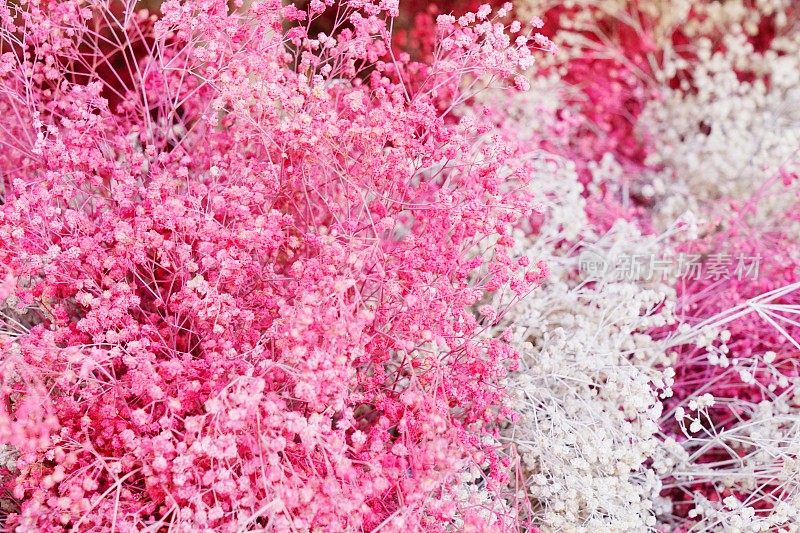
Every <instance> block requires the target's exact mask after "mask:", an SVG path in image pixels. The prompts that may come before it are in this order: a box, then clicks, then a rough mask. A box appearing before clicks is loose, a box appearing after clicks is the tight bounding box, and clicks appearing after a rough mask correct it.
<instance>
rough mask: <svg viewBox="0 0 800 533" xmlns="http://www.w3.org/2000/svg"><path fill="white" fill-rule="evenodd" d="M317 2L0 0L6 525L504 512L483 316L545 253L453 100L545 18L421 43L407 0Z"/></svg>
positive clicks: (495, 520) (449, 21) (522, 180)
mask: <svg viewBox="0 0 800 533" xmlns="http://www.w3.org/2000/svg"><path fill="white" fill-rule="evenodd" d="M331 4H332V2H322V1H318V0H317V1H313V2H310V3H309V4H308V7H307V9H299V8H297V7H295V6H292V5H290V6H285V7H284V6H282V5H281V2H279V1H277V0H267V1H265V2H257V3H253V5H252V6H250V8H249V9H248V10H244V11H241V12H239V11H233V12H231V11H230V10H229V9H228V6H227V3H226V2H223V1H217V0H201V1H194V2H178V1H174V0H173V1H168V2H164V3H163V4H162V5H161V7H160V11H161V14H160V16H158V17H154V16H151V15H149V14H148V13H146V12H141V11H139V12H135V11H133V10H132V3H130V2H126V3H124V4H117V3H115V2H110V1H101V0H98V1H91V2H83V1H77V0H76V1H68V2H60V3H48V2H38V1H36V0H32V1H29V2H24V3H19V4H18V5H15V4H10V5H9V4H6V5H5V7H4V13H3V19H2V41H3V45H4V49H5V50H8V51H6V52H4V55H3V65H4V68H3V78H2V91H1V92H0V98H1V99H0V107H2V116H3V118H2V119H0V121H2V128H1V130H2V132H3V133H2V143H3V145H4V147H5V148H4V150H5V155H4V157H3V163H2V164H3V199H4V202H3V205H2V207H1V208H0V242H2V247H0V249H1V250H2V251H0V262H1V263H2V264H3V265H4V268H6V269H8V270H9V272H10V273H11V274H9V276H10V278H9V280H10V281H7V282H4V285H3V287H4V292H5V293H8V292H10V294H4V295H3V296H4V300H5V305H6V307H4V311H3V312H4V315H3V316H4V320H5V322H4V325H3V329H2V336H0V342H2V351H3V361H2V386H3V394H4V398H5V402H4V404H3V407H2V411H1V413H2V414H1V415H0V440H2V441H3V442H5V443H6V445H10V446H13V451H14V452H13V454H11V455H9V453H8V452H4V453H5V454H6V455H7V456H8V457H9V458H10V457H11V456H12V455H13V460H12V459H9V460H8V461H6V462H5V468H6V469H7V470H9V471H13V473H14V477H13V479H12V480H11V481H10V482H9V483H8V489H9V491H10V492H11V494H12V495H13V498H14V501H15V505H16V508H15V509H13V512H11V513H10V514H9V516H8V518H7V521H6V525H7V527H16V528H18V529H19V530H26V531H34V530H35V531H51V530H53V531H54V530H59V529H60V528H65V529H75V530H86V531H89V530H108V529H114V528H115V529H117V530H124V531H138V530H141V529H143V528H148V529H160V528H162V527H167V526H169V527H176V528H178V529H179V530H183V531H189V530H192V531H198V530H216V531H241V530H247V529H262V528H265V527H269V528H272V529H276V530H289V529H292V530H307V529H309V528H325V529H326V530H330V531H334V530H362V529H363V530H373V529H378V528H382V529H384V530H398V531H406V530H409V529H420V528H421V529H425V530H430V531H436V530H440V529H443V528H445V527H449V525H452V524H459V525H460V526H462V527H468V528H478V529H482V528H486V527H493V528H505V527H510V526H509V524H514V523H516V518H515V516H514V512H513V509H510V508H508V505H507V504H506V503H505V500H503V499H502V498H501V495H502V494H503V492H504V491H505V488H504V487H505V483H506V479H507V477H508V473H507V467H508V459H507V458H506V457H505V456H504V455H503V454H502V453H500V451H499V449H500V446H499V445H498V444H497V442H496V438H495V437H496V435H497V427H498V421H500V420H502V419H505V418H506V417H507V416H508V414H509V413H508V411H507V408H505V407H504V392H503V390H502V388H500V387H499V382H500V380H501V379H502V378H503V377H504V375H505V373H506V371H507V369H508V368H509V366H512V365H514V364H515V360H516V350H515V349H514V347H513V346H512V345H511V344H510V343H509V339H508V338H506V337H502V336H498V337H489V336H487V335H486V334H485V333H484V332H485V331H486V329H487V328H488V327H489V326H491V325H492V324H493V323H494V321H495V320H496V316H497V313H498V312H500V311H501V310H502V309H503V306H505V305H508V303H509V302H511V301H513V300H515V299H518V298H519V297H521V296H523V295H525V294H527V293H529V292H530V290H531V289H532V288H533V287H534V286H535V285H536V284H537V283H538V282H539V280H540V279H541V277H542V273H541V271H540V268H539V267H537V266H534V265H529V264H528V263H527V262H522V261H517V260H516V258H515V257H513V255H512V244H513V241H512V239H511V238H510V237H509V236H508V235H509V234H510V233H511V230H512V228H513V227H514V225H515V224H516V221H517V220H518V219H519V218H520V217H521V216H525V215H527V214H528V212H529V211H530V209H531V208H530V198H529V192H528V189H527V183H528V181H529V179H530V178H529V173H528V172H526V164H525V163H524V162H522V161H520V159H519V157H518V152H519V151H520V147H519V146H518V145H514V144H511V143H509V142H508V141H507V140H506V139H502V138H500V137H499V136H497V135H493V134H492V133H491V128H490V126H491V122H490V121H489V120H488V119H486V118H484V117H485V116H486V114H484V113H462V112H460V108H461V107H462V104H463V103H464V102H465V101H466V100H468V99H469V98H471V97H472V96H473V93H474V92H475V91H478V90H482V89H485V88H487V87H512V88H513V87H514V85H515V80H518V79H519V76H520V75H521V74H522V73H523V72H524V71H525V70H526V69H527V68H529V67H530V66H531V64H532V62H533V52H532V50H533V48H532V45H531V43H534V41H533V40H532V39H529V37H528V36H526V35H525V34H524V33H519V32H517V34H514V33H513V32H511V31H510V30H509V29H508V28H507V25H506V23H505V22H503V21H502V20H501V18H502V17H500V18H498V17H497V16H495V15H493V14H492V10H491V9H489V8H488V7H485V8H481V9H480V10H479V11H478V12H477V13H475V14H471V15H467V16H465V17H463V18H461V19H454V18H450V17H440V18H439V20H438V22H437V26H436V32H437V39H438V40H437V45H436V53H435V56H434V57H433V58H432V59H430V60H429V61H427V62H425V63H414V62H412V61H411V60H410V58H408V57H398V58H395V56H394V54H393V52H392V50H391V47H390V45H389V38H390V26H391V21H392V19H393V18H394V17H395V16H396V15H397V9H398V7H397V2H390V1H383V0H382V1H380V2H369V1H367V2H365V1H363V0H349V1H347V2H342V3H340V4H339V5H338V6H336V8H335V12H336V13H337V15H336V18H335V20H334V25H333V31H332V32H330V33H329V34H325V33H318V34H312V33H310V32H309V28H310V27H311V26H310V24H311V22H312V21H314V20H315V19H316V18H319V17H320V16H321V15H322V14H323V13H326V12H329V11H331V10H334V8H332V7H331ZM508 9H509V8H508V7H506V8H505V10H504V11H506V12H507V11H508ZM514 29H515V30H516V28H514ZM534 46H535V45H534ZM494 236H499V238H494ZM487 238H488V240H487ZM7 285H9V286H10V287H11V289H10V291H9V290H8V289H6V286H7ZM494 292H499V293H502V295H501V296H500V297H499V300H498V301H497V303H496V306H497V307H487V308H486V309H484V310H482V311H481V312H480V313H475V312H473V309H472V306H473V304H476V303H477V302H479V301H481V300H482V299H484V295H485V294H487V293H494ZM470 487H474V490H470Z"/></svg>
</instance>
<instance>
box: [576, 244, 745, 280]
mask: <svg viewBox="0 0 800 533" xmlns="http://www.w3.org/2000/svg"><path fill="white" fill-rule="evenodd" d="M760 264H761V256H760V255H753V256H750V255H745V254H741V253H740V254H736V255H731V254H728V253H722V252H720V253H714V254H708V255H702V254H690V253H680V254H678V255H676V256H672V257H659V256H657V255H655V254H633V255H620V256H617V257H614V258H609V257H605V256H603V255H602V254H601V253H599V252H596V251H593V250H584V251H583V252H582V253H581V255H580V257H579V268H580V272H581V274H582V275H583V276H584V277H585V278H598V279H600V278H603V279H607V280H613V281H642V280H643V281H651V280H659V279H667V278H670V277H678V278H683V279H690V280H701V279H706V280H711V281H720V280H723V279H738V280H743V279H757V278H758V273H759V266H760Z"/></svg>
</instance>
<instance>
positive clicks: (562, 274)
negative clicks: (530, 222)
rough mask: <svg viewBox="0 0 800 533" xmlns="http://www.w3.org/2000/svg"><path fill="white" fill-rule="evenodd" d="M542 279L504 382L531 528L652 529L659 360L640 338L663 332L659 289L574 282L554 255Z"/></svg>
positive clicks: (611, 238)
mask: <svg viewBox="0 0 800 533" xmlns="http://www.w3.org/2000/svg"><path fill="white" fill-rule="evenodd" d="M650 241H651V242H648V239H646V238H644V237H642V236H641V235H639V234H638V232H637V231H636V230H635V229H634V228H633V227H632V226H630V225H620V226H618V227H615V228H614V229H613V230H612V232H611V233H610V234H608V235H606V236H604V238H602V239H599V240H598V241H597V242H596V243H594V248H595V249H597V248H598V247H602V249H603V250H604V251H605V252H606V253H608V254H610V255H613V254H614V253H630V252H632V251H633V249H634V248H636V249H637V250H639V251H640V250H641V247H642V246H647V245H648V244H650V245H652V239H651V240H650ZM562 259H563V260H562V262H561V264H560V267H559V270H558V271H556V272H554V273H553V280H552V281H551V282H550V283H548V284H546V285H545V286H544V287H542V288H541V289H540V290H539V291H537V293H536V297H535V298H531V299H529V300H527V301H526V302H525V304H524V305H523V306H521V307H520V308H519V309H518V310H517V316H516V327H517V328H518V331H517V334H518V335H519V336H520V338H521V339H523V340H524V341H525V344H524V345H523V346H524V349H523V360H522V368H521V370H520V372H519V373H518V374H517V375H516V376H515V377H514V378H513V380H512V383H511V387H512V389H513V390H514V392H515V405H514V407H515V409H516V410H517V411H518V412H519V413H520V417H521V418H520V420H519V421H518V423H517V424H516V425H515V427H514V428H513V430H512V434H510V435H509V436H510V437H511V438H512V439H513V441H514V442H515V443H516V445H517V446H518V450H519V453H520V454H521V455H522V458H523V470H524V473H525V476H526V477H527V480H528V484H529V493H530V497H531V499H532V501H533V503H534V512H535V513H536V514H537V522H538V523H540V524H541V525H542V526H544V527H546V528H547V530H552V531H639V530H641V528H642V527H643V526H644V525H646V526H654V525H655V523H656V522H655V520H656V519H655V510H654V508H653V501H654V500H655V496H657V494H658V492H659V490H660V488H661V485H660V480H659V477H658V475H657V474H656V472H655V471H654V470H653V469H652V467H651V466H650V464H649V462H650V459H651V458H652V457H653V456H654V454H655V453H656V451H657V450H658V448H659V440H658V436H657V433H658V420H659V417H660V416H661V414H662V413H661V409H662V407H661V402H660V400H659V397H658V394H659V392H661V393H662V394H664V395H668V394H669V378H670V374H669V372H663V371H662V370H660V369H664V368H667V366H668V364H669V361H668V359H667V357H666V354H665V352H664V351H663V350H662V349H661V348H660V346H659V345H658V343H656V342H655V341H654V340H653V339H652V338H651V337H650V336H649V335H647V334H646V331H648V330H649V329H651V328H653V327H658V326H663V325H666V324H668V323H671V322H672V321H673V320H674V317H673V316H672V313H671V306H670V305H669V302H671V298H672V295H671V293H670V291H669V290H668V289H667V288H666V287H663V286H655V287H652V288H648V287H646V286H643V285H642V284H638V283H635V282H615V281H606V280H603V279H599V280H592V281H580V280H579V279H576V278H573V277H572V276H571V274H570V273H574V271H575V266H576V263H575V262H574V260H573V259H574V258H570V257H563V258H562Z"/></svg>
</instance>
